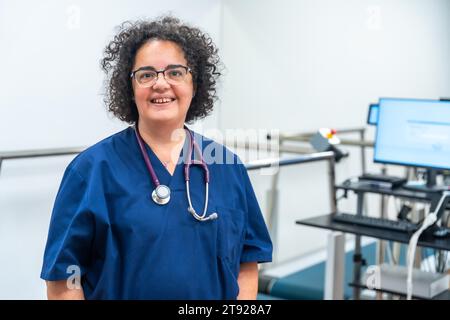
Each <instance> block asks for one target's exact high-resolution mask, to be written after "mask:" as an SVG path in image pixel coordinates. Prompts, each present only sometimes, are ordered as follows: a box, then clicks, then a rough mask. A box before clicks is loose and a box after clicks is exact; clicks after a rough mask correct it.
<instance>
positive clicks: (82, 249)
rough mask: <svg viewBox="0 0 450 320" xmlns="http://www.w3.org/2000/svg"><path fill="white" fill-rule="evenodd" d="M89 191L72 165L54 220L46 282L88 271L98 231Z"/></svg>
mask: <svg viewBox="0 0 450 320" xmlns="http://www.w3.org/2000/svg"><path fill="white" fill-rule="evenodd" d="M88 189H89V188H88V184H87V183H86V181H85V180H84V179H83V178H82V176H81V175H80V174H79V173H78V172H77V171H76V170H75V169H74V168H71V167H70V166H69V167H68V168H67V169H66V172H65V173H64V176H63V179H62V182H61V185H60V188H59V191H58V194H57V196H56V200H55V204H54V207H53V212H52V217H51V220H50V227H49V232H48V237H47V244H46V247H45V252H44V261H43V266H42V272H41V278H42V279H44V280H51V281H55V280H64V279H67V278H68V277H69V276H70V275H71V274H73V272H74V270H80V272H81V275H83V274H84V273H85V272H86V266H88V264H89V257H90V252H91V243H92V239H93V229H94V223H93V218H92V215H91V213H90V212H89V210H88V209H87V208H88V203H89V197H88V191H89V190H88ZM74 268H76V269H74ZM77 268H79V269H77Z"/></svg>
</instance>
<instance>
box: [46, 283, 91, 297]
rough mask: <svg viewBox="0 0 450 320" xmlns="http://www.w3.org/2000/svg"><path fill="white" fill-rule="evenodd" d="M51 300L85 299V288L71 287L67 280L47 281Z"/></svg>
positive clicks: (48, 295) (48, 294)
mask: <svg viewBox="0 0 450 320" xmlns="http://www.w3.org/2000/svg"><path fill="white" fill-rule="evenodd" d="M46 283H47V298H48V299H49V300H84V292H83V288H80V289H69V287H68V286H67V280H60V281H46Z"/></svg>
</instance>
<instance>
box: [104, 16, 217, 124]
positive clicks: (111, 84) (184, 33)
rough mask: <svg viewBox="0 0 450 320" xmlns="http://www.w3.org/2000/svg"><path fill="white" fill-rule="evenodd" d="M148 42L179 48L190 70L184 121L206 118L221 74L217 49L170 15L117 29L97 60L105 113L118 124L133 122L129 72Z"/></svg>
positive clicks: (135, 114) (135, 115)
mask: <svg viewBox="0 0 450 320" xmlns="http://www.w3.org/2000/svg"><path fill="white" fill-rule="evenodd" d="M150 40H168V41H172V42H174V43H176V44H177V45H178V46H180V48H181V49H182V51H183V52H184V56H185V59H186V61H187V63H188V66H189V67H190V68H191V69H192V78H193V83H194V92H195V95H194V97H193V99H192V102H191V105H190V107H189V110H188V112H187V115H186V122H192V121H193V120H196V119H201V118H204V117H206V116H207V115H208V114H209V113H211V111H212V110H213V106H214V101H215V100H216V99H217V96H216V83H217V79H218V78H219V76H220V75H221V73H220V70H219V66H220V60H219V56H218V54H217V52H218V49H217V47H216V46H215V45H214V43H213V41H212V39H211V37H210V36H209V35H208V34H206V33H204V32H202V31H201V30H200V29H198V28H196V27H192V26H190V25H188V24H185V23H182V22H181V21H180V20H179V19H177V18H175V17H172V16H164V17H160V18H157V19H156V20H153V21H145V20H138V21H135V22H131V21H125V22H124V23H122V24H121V25H120V26H119V32H118V34H117V35H116V36H115V37H114V39H113V40H112V41H111V42H110V43H109V44H108V45H107V46H106V48H105V51H104V55H103V59H102V60H101V67H102V69H103V70H104V71H105V73H106V85H105V87H106V94H105V99H104V101H105V103H106V106H107V108H108V110H109V111H110V112H111V113H112V114H114V115H115V116H116V117H117V118H119V119H120V120H122V121H126V122H128V123H130V124H133V123H136V122H137V120H138V117H139V115H138V111H137V107H136V104H135V102H134V100H133V88H132V85H131V80H130V73H131V72H132V67H133V65H134V62H135V57H136V53H137V51H138V50H139V49H140V48H141V47H142V46H143V45H144V44H145V43H147V42H148V41H150Z"/></svg>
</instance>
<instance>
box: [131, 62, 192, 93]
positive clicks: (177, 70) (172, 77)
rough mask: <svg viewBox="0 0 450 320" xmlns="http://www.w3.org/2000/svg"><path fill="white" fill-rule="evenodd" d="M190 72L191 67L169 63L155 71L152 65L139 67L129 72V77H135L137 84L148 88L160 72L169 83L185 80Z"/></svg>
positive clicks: (173, 83) (178, 83) (179, 82)
mask: <svg viewBox="0 0 450 320" xmlns="http://www.w3.org/2000/svg"><path fill="white" fill-rule="evenodd" d="M189 72H191V68H189V67H186V66H182V65H179V64H177V65H170V66H168V67H167V68H165V69H164V70H160V71H157V70H155V68H153V67H148V66H147V67H141V68H139V69H137V70H135V71H133V72H132V73H131V74H130V77H131V78H134V79H136V82H137V83H138V84H139V86H141V87H143V88H148V87H151V86H153V85H154V84H155V83H156V81H157V80H158V76H159V74H160V73H162V74H163V76H164V79H165V80H166V81H167V83H169V84H171V85H175V86H176V85H180V84H183V83H184V82H186V79H187V74H188V73H189Z"/></svg>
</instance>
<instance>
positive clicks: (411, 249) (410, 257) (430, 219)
mask: <svg viewBox="0 0 450 320" xmlns="http://www.w3.org/2000/svg"><path fill="white" fill-rule="evenodd" d="M449 196H450V191H444V192H443V193H442V196H441V198H440V199H439V202H438V205H437V206H436V208H435V209H434V211H433V212H431V213H430V214H429V215H427V216H426V217H425V219H424V221H423V223H422V225H421V227H420V228H419V230H417V231H416V232H414V234H413V235H412V236H411V239H410V240H409V244H408V254H407V259H406V260H407V265H408V276H407V279H406V292H407V294H406V299H407V300H411V298H412V292H413V282H412V276H413V267H414V256H415V254H416V247H417V241H418V240H419V237H420V235H421V234H422V232H424V231H425V230H426V229H427V228H428V227H430V226H431V225H433V224H434V223H435V222H436V220H437V213H438V212H439V210H440V209H441V206H442V205H443V204H444V201H445V199H447V197H449Z"/></svg>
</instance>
